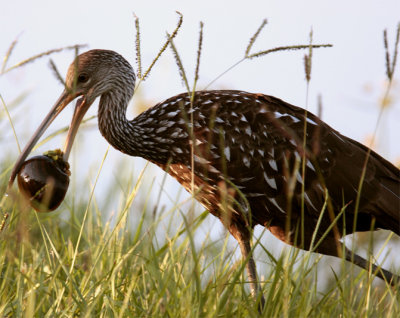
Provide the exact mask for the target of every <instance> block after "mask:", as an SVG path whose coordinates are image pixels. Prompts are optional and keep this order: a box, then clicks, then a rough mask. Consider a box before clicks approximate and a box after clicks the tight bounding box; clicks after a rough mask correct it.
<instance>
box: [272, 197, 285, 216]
mask: <svg viewBox="0 0 400 318" xmlns="http://www.w3.org/2000/svg"><path fill="white" fill-rule="evenodd" d="M268 199H269V201H270V202H271V203H272V204H273V205H274V206H275V207H276V208H277V209H278V210H279V211H280V212H282V213H286V212H285V211H284V210H283V209H282V208H281V207H280V205H279V204H278V202H277V201H276V199H275V198H268Z"/></svg>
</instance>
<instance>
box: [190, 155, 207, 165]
mask: <svg viewBox="0 0 400 318" xmlns="http://www.w3.org/2000/svg"><path fill="white" fill-rule="evenodd" d="M193 159H194V161H195V162H196V163H199V164H203V165H206V164H209V163H210V161H208V160H207V159H204V158H203V157H199V156H197V155H194V156H193Z"/></svg>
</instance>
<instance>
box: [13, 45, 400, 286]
mask: <svg viewBox="0 0 400 318" xmlns="http://www.w3.org/2000/svg"><path fill="white" fill-rule="evenodd" d="M75 79H76V83H77V84H76V86H75V87H74V85H73V83H74V80H75ZM66 83H67V88H66V90H65V91H64V93H63V94H62V95H61V97H60V99H59V101H58V102H57V103H56V105H55V107H54V108H53V110H52V112H51V113H50V114H49V116H48V117H46V119H45V120H44V122H43V123H42V125H41V126H40V128H39V129H38V132H37V133H36V134H35V136H34V137H33V138H32V140H31V141H30V142H29V144H28V146H27V147H26V149H25V150H24V152H23V154H22V155H21V158H20V160H19V161H18V163H17V164H16V166H15V169H14V172H13V173H12V176H11V178H10V184H12V181H13V179H14V177H15V173H16V172H17V171H18V170H19V166H20V165H21V162H22V161H23V160H24V158H25V157H26V156H27V154H28V153H29V151H30V150H31V149H32V147H33V145H34V144H35V143H36V142H37V140H38V139H39V137H40V135H41V134H42V133H43V131H44V130H45V129H46V128H47V127H48V125H49V124H50V123H51V121H52V119H53V118H54V117H55V116H56V115H57V114H58V113H59V112H60V111H61V110H62V108H64V107H65V106H66V105H67V104H68V103H69V102H70V101H71V100H73V99H74V98H75V97H77V96H82V97H81V98H80V99H79V100H78V102H77V105H76V109H75V114H74V119H73V122H72V124H71V128H70V133H69V137H68V142H67V149H66V151H65V153H66V158H68V155H69V151H70V149H71V145H72V142H73V139H74V136H75V133H76V131H77V127H78V126H79V123H80V121H81V119H82V118H83V115H84V114H85V112H86V110H87V109H88V108H89V106H90V105H91V104H92V103H93V101H94V100H95V99H96V98H97V97H100V103H99V112H98V114H99V117H98V121H99V129H100V131H101V133H102V135H103V136H104V137H105V138H106V139H107V140H108V142H109V143H110V144H111V145H113V146H114V147H115V148H116V149H118V150H120V151H121V152H123V153H126V154H128V155H131V156H140V157H143V158H145V159H147V160H149V161H151V162H153V163H154V164H156V165H158V166H159V167H161V168H162V169H163V170H165V171H167V172H168V173H169V174H170V175H172V176H173V177H174V178H176V179H177V180H178V181H179V182H180V183H181V184H182V185H183V186H184V187H185V188H186V189H187V190H188V191H189V192H192V191H194V196H195V197H196V199H197V200H198V201H199V202H200V203H201V204H202V205H203V206H204V207H205V208H206V209H208V210H209V211H210V212H211V213H212V214H213V215H214V216H216V217H218V218H219V219H220V220H221V221H222V223H223V224H224V225H225V226H226V227H227V228H228V230H229V231H230V233H231V234H232V235H233V236H234V237H235V238H236V239H237V240H238V242H239V243H240V247H241V251H242V253H243V256H244V257H245V258H246V257H248V259H249V262H248V264H247V269H248V272H249V276H250V281H251V282H252V285H251V288H252V292H253V293H256V292H257V290H258V288H259V287H258V285H257V284H256V271H255V264H254V261H253V259H252V257H251V255H250V254H251V253H250V252H251V249H250V238H251V231H252V229H253V228H254V226H256V225H262V226H265V227H267V228H268V229H269V230H270V231H271V232H272V233H273V234H274V235H275V236H276V237H278V238H279V239H281V240H283V241H284V242H286V243H288V244H291V245H294V246H296V247H300V248H303V249H310V248H314V251H316V252H319V253H322V254H327V255H333V256H341V255H340V254H341V253H340V252H341V251H342V247H341V246H342V245H341V242H340V241H339V239H340V237H342V236H343V235H344V234H350V233H353V232H357V231H368V230H370V229H377V228H381V229H388V230H390V231H393V232H394V233H396V234H397V235H400V172H399V170H398V169H397V168H396V167H395V166H393V165H392V164H391V163H389V162H388V161H387V160H385V159H384V158H382V157H381V156H379V155H378V154H377V153H375V152H374V151H372V150H370V149H368V148H367V147H365V146H363V145H361V144H360V143H358V142H356V141H354V140H352V139H350V138H347V137H345V136H343V135H341V134H340V133H339V132H337V131H335V130H334V129H332V128H331V127H330V126H328V125H327V124H326V123H324V122H323V121H321V120H320V119H319V118H318V117H316V116H314V115H313V114H311V113H310V112H308V113H307V112H306V111H305V110H304V109H301V108H299V107H296V106H293V105H290V104H288V103H285V102H284V101H282V100H280V99H277V98H275V97H272V96H267V95H262V94H251V93H246V92H242V91H230V90H219V91H218V90H217V91H198V92H196V93H195V94H194V97H193V99H192V102H191V96H190V94H188V93H184V94H180V95H177V96H174V97H172V98H170V99H167V100H166V101H164V102H162V103H159V104H157V105H155V106H154V107H152V108H150V109H148V110H147V111H145V112H143V113H142V114H140V115H139V116H137V117H136V118H135V119H133V120H131V121H129V120H127V119H126V116H125V113H126V107H127V104H128V102H129V100H130V98H131V97H132V95H133V92H134V85H135V74H134V72H133V70H132V67H131V66H130V64H129V63H128V62H127V61H126V60H125V59H124V58H123V57H122V56H120V55H119V54H117V53H115V52H112V51H106V50H92V51H88V52H86V53H83V54H81V55H79V56H78V57H77V64H75V63H72V64H71V66H70V68H69V70H68V74H67V81H66ZM304 130H306V136H305V137H304V135H303V132H304ZM304 140H305V145H303V141H304ZM303 161H304V162H303ZM192 162H193V163H194V180H193V182H192ZM366 162H367V165H366V168H365V163H366ZM303 163H304V168H305V169H304V172H305V174H304V176H303V174H302V167H303ZM364 168H365V169H364ZM364 170H365V175H364V176H363V171H364ZM362 176H363V182H362V187H361V191H359V185H360V179H361V178H362ZM358 199H359V204H358V208H356V202H358ZM344 207H345V209H344V212H343V208H344ZM301 211H303V212H301ZM321 211H324V214H323V216H322V218H321V221H320V225H319V227H318V228H317V227H316V226H317V222H318V219H319V217H320V214H321ZM341 211H342V212H343V213H341ZM356 213H357V215H356ZM302 215H303V218H302ZM338 215H340V217H338V218H336V217H337V216H338ZM332 224H333V226H332ZM372 226H374V228H372ZM314 231H316V238H315V241H314V246H313V247H311V246H310V244H311V241H312V236H313V233H314ZM325 232H327V235H326V236H325V238H324V239H323V240H322V241H320V239H321V238H322V236H323V235H324V233H325ZM317 243H318V244H317ZM316 244H317V246H316ZM345 257H346V259H348V260H351V261H353V262H354V263H355V264H357V265H359V266H361V267H364V268H367V269H368V266H369V264H368V262H367V261H366V260H364V259H362V258H361V257H359V256H357V255H355V256H353V255H351V252H349V251H347V250H346V253H345ZM373 269H377V268H376V267H375V266H373ZM377 275H378V276H380V277H382V278H383V277H384V278H386V279H388V280H389V281H390V280H392V279H393V278H395V276H394V275H392V274H391V273H390V272H387V271H385V270H379V271H378V272H377Z"/></svg>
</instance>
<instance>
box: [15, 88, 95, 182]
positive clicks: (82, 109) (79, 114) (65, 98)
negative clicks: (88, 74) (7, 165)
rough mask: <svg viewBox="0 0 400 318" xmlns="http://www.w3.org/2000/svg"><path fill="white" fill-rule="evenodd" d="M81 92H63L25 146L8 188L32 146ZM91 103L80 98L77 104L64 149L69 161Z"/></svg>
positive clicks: (65, 158) (65, 157)
mask: <svg viewBox="0 0 400 318" xmlns="http://www.w3.org/2000/svg"><path fill="white" fill-rule="evenodd" d="M78 95H79V94H78V93H75V94H71V93H69V92H68V91H67V90H64V92H63V93H62V94H61V96H60V97H59V98H58V100H57V102H56V103H55V104H54V106H53V108H52V109H51V110H50V112H49V113H48V114H47V116H46V117H45V119H44V120H43V121H42V123H41V124H40V126H39V127H38V129H37V130H36V131H35V133H34V134H33V136H32V137H31V139H30V140H29V142H28V144H27V145H26V146H25V148H24V150H23V151H22V152H21V154H20V155H19V157H18V159H17V161H16V163H15V165H14V168H13V170H12V172H11V176H10V179H9V181H8V189H10V188H11V187H12V185H13V183H14V180H15V177H16V175H17V173H18V172H19V170H20V169H21V166H22V164H23V163H24V161H25V159H26V157H27V156H28V155H29V153H30V152H31V151H32V148H33V147H34V146H35V145H36V143H37V142H38V140H39V139H40V137H41V136H42V135H43V133H44V132H45V131H46V129H47V128H48V127H49V126H50V124H51V123H52V122H53V121H54V119H55V118H56V117H57V116H58V115H59V114H60V112H61V111H62V110H63V109H64V108H65V107H66V106H67V105H68V104H69V103H70V102H71V101H72V100H73V99H75V98H76V97H77V96H78ZM89 106H90V105H88V104H87V103H86V101H85V99H84V98H80V99H79V100H78V102H77V104H76V107H75V111H74V115H73V118H72V122H71V125H70V128H69V130H68V136H67V141H66V144H65V151H64V160H65V161H67V159H68V156H69V153H70V151H71V147H72V143H73V141H74V138H75V136H76V133H77V131H78V127H79V124H80V123H81V121H82V118H83V116H84V115H85V113H86V111H87V109H88V108H89Z"/></svg>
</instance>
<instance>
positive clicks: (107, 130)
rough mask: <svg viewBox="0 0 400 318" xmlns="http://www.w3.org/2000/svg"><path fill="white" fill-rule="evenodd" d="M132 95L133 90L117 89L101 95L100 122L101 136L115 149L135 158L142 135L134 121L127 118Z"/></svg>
mask: <svg viewBox="0 0 400 318" xmlns="http://www.w3.org/2000/svg"><path fill="white" fill-rule="evenodd" d="M132 95H133V89H132V91H126V90H123V89H121V90H118V89H115V90H112V91H109V92H107V93H104V94H103V95H101V97H100V102H99V113H98V115H99V118H98V121H99V129H100V132H101V134H102V135H103V137H104V138H105V139H106V140H107V141H108V142H109V143H110V144H111V145H112V146H113V147H114V148H116V149H117V150H119V151H122V152H124V153H127V154H129V155H132V156H135V155H137V151H138V149H136V148H137V147H136V145H138V144H140V135H139V134H138V132H137V130H136V129H135V127H134V125H133V123H132V121H130V120H128V119H127V118H126V109H127V107H128V103H129V100H130V99H131V97H132Z"/></svg>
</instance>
